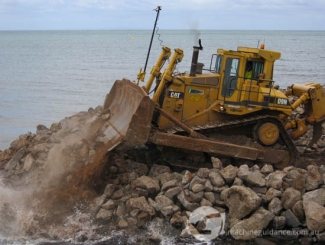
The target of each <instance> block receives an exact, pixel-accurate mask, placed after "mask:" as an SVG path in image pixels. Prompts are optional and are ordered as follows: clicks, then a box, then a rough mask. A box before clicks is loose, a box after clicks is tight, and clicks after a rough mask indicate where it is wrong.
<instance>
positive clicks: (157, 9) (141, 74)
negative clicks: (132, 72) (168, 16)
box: [138, 6, 161, 82]
mask: <svg viewBox="0 0 325 245" xmlns="http://www.w3.org/2000/svg"><path fill="white" fill-rule="evenodd" d="M160 10H161V6H158V7H157V8H156V9H155V11H156V12H157V15H156V21H155V24H154V26H153V30H152V34H151V40H150V44H149V49H148V54H147V59H146V63H145V65H144V69H143V71H142V69H140V72H139V74H138V82H139V80H141V81H144V76H145V74H146V69H147V64H148V60H149V55H150V51H151V45H152V40H153V37H154V35H155V30H156V26H157V21H158V17H159V12H160Z"/></svg>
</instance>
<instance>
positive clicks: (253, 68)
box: [215, 47, 288, 115]
mask: <svg viewBox="0 0 325 245" xmlns="http://www.w3.org/2000/svg"><path fill="white" fill-rule="evenodd" d="M280 57H281V54H280V53H279V52H277V51H272V50H264V49H260V48H248V47H238V49H237V50H236V51H232V50H224V49H218V50H217V58H216V65H215V72H217V73H219V74H220V80H221V88H220V93H219V96H218V97H219V100H222V101H223V104H224V105H230V107H232V109H231V110H228V113H230V114H239V115H242V114H247V113H250V112H252V111H254V110H260V109H261V108H270V107H272V106H273V107H276V106H278V105H281V104H280V103H278V101H279V100H278V98H285V96H284V95H283V94H282V93H280V91H278V90H277V89H276V88H274V81H273V66H274V62H275V60H277V59H279V58H280ZM280 101H282V100H280ZM282 102H283V104H282V105H285V106H288V101H284V100H283V101H282ZM252 108H253V109H252ZM248 110H249V111H248Z"/></svg>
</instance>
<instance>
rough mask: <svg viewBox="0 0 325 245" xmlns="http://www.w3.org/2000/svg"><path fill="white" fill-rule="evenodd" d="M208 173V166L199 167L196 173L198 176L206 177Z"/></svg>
mask: <svg viewBox="0 0 325 245" xmlns="http://www.w3.org/2000/svg"><path fill="white" fill-rule="evenodd" d="M209 173H210V169H208V168H199V170H198V171H197V173H196V174H197V176H199V177H200V178H208V177H209Z"/></svg>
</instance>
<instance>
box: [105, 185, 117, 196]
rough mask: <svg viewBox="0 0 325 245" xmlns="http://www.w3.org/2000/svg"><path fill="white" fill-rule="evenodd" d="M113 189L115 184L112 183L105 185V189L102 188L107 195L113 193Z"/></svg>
mask: <svg viewBox="0 0 325 245" xmlns="http://www.w3.org/2000/svg"><path fill="white" fill-rule="evenodd" d="M114 191H115V185H113V184H108V185H107V186H106V187H105V190H104V194H106V195H107V197H111V196H112V195H113V193H114Z"/></svg>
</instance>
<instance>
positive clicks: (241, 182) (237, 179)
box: [232, 177, 243, 186]
mask: <svg viewBox="0 0 325 245" xmlns="http://www.w3.org/2000/svg"><path fill="white" fill-rule="evenodd" d="M232 185H233V186H234V185H239V186H242V185H243V180H242V179H240V178H238V177H236V178H235V180H234V182H233V183H232Z"/></svg>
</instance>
